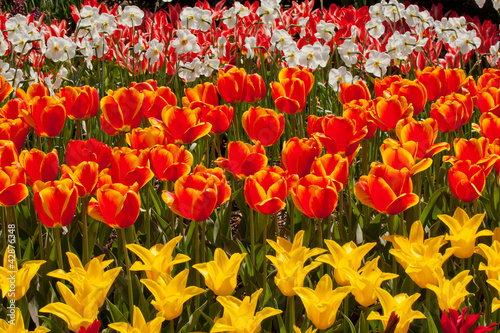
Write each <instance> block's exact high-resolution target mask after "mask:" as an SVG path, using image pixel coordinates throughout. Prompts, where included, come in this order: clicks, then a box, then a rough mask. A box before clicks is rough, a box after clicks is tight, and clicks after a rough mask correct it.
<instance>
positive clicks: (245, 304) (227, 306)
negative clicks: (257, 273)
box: [210, 289, 281, 333]
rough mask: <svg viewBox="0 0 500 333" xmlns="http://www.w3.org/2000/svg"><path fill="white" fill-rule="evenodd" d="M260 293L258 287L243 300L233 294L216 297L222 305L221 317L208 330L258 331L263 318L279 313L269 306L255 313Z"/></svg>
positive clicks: (213, 331) (239, 332)
mask: <svg viewBox="0 0 500 333" xmlns="http://www.w3.org/2000/svg"><path fill="white" fill-rule="evenodd" d="M261 293H262V289H259V290H257V291H256V292H254V293H253V294H252V296H245V298H243V300H240V299H238V298H236V297H233V296H219V297H217V301H218V302H219V303H220V304H221V305H222V306H223V307H224V313H223V315H222V318H220V319H219V320H217V321H216V322H215V324H214V326H213V327H212V330H211V331H210V332H211V333H216V332H238V333H258V332H260V323H261V322H262V321H263V320H264V319H266V318H269V317H272V316H275V315H277V314H280V313H281V310H277V309H273V308H269V307H267V308H264V309H262V311H259V312H257V313H255V309H256V308H257V301H258V300H259V295H260V294H261Z"/></svg>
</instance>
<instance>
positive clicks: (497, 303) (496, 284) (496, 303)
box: [486, 278, 500, 312]
mask: <svg viewBox="0 0 500 333" xmlns="http://www.w3.org/2000/svg"><path fill="white" fill-rule="evenodd" d="M486 282H488V283H489V284H490V285H491V286H492V287H493V288H495V289H496V290H497V292H500V281H499V280H498V279H491V278H490V279H488V280H486ZM499 308H500V300H498V298H496V297H495V298H493V302H492V304H491V312H495V311H496V310H498V309H499Z"/></svg>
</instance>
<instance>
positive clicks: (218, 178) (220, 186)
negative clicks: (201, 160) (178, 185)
mask: <svg viewBox="0 0 500 333" xmlns="http://www.w3.org/2000/svg"><path fill="white" fill-rule="evenodd" d="M193 176H202V177H203V178H205V179H206V180H207V181H209V179H210V178H212V179H213V180H214V184H215V187H216V189H217V202H216V204H215V208H217V207H219V206H220V205H222V204H223V203H224V202H226V201H228V200H229V198H230V197H231V187H229V185H228V184H227V180H226V175H225V173H224V170H222V169H221V168H213V169H207V168H206V167H205V166H203V165H198V166H197V167H196V168H194V170H193Z"/></svg>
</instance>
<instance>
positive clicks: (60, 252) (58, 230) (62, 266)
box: [54, 228, 64, 270]
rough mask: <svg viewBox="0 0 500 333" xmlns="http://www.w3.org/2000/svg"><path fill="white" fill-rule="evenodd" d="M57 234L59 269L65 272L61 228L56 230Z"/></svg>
mask: <svg viewBox="0 0 500 333" xmlns="http://www.w3.org/2000/svg"><path fill="white" fill-rule="evenodd" d="M54 229H55V230H54V232H55V234H56V247H57V261H58V262H59V268H60V269H62V270H64V262H63V256H62V249H61V228H54Z"/></svg>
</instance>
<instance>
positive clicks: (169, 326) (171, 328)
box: [168, 319, 175, 333]
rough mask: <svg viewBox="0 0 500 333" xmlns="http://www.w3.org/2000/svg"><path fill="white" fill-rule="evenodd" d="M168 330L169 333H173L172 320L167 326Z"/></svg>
mask: <svg viewBox="0 0 500 333" xmlns="http://www.w3.org/2000/svg"><path fill="white" fill-rule="evenodd" d="M168 329H169V332H170V333H175V327H174V320H173V319H172V320H171V321H170V324H168Z"/></svg>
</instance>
